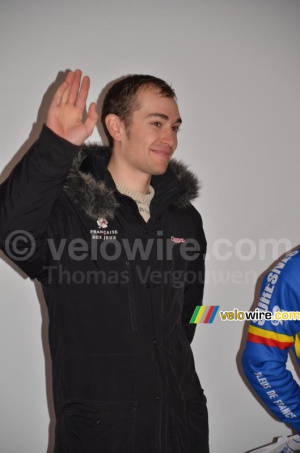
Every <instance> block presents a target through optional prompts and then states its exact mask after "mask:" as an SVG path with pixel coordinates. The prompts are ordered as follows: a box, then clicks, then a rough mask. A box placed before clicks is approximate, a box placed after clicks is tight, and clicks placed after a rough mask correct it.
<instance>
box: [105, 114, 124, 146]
mask: <svg viewBox="0 0 300 453" xmlns="http://www.w3.org/2000/svg"><path fill="white" fill-rule="evenodd" d="M105 124H106V127H107V130H108V132H109V133H110V135H111V136H112V138H113V139H114V140H115V141H117V142H120V141H121V139H122V135H123V132H124V123H123V121H122V120H121V119H120V117H119V116H118V115H115V114H114V113H109V114H108V115H107V116H106V117H105Z"/></svg>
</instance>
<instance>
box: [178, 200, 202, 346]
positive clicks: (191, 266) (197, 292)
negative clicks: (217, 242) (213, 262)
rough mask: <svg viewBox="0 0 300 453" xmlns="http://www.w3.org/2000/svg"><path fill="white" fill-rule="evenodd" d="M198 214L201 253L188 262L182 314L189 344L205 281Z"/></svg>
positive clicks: (197, 235) (199, 222)
mask: <svg viewBox="0 0 300 453" xmlns="http://www.w3.org/2000/svg"><path fill="white" fill-rule="evenodd" d="M193 209H194V208H193ZM196 213H197V217H198V221H197V223H196V231H197V234H196V240H197V244H199V246H200V252H199V255H198V257H197V259H195V260H191V261H188V266H187V273H186V277H187V278H186V283H185V288H184V304H183V309H182V312H181V322H182V327H183V330H184V332H185V334H186V337H187V339H188V341H189V343H191V342H192V340H193V338H194V334H195V330H196V324H190V320H191V318H192V316H193V313H194V311H195V308H196V307H197V306H200V305H202V299H203V290H204V279H205V253H206V239H205V234H204V231H203V225H202V218H201V216H200V214H199V213H198V212H197V211H196Z"/></svg>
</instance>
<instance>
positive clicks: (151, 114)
mask: <svg viewBox="0 0 300 453" xmlns="http://www.w3.org/2000/svg"><path fill="white" fill-rule="evenodd" d="M153 116H158V117H159V118H162V119H163V120H166V121H168V120H169V119H170V118H169V117H168V115H164V114H163V113H149V115H147V116H146V118H151V117H153ZM177 123H179V124H181V123H182V119H181V118H178V119H177V120H176V121H174V123H173V124H177Z"/></svg>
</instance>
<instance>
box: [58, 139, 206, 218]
mask: <svg viewBox="0 0 300 453" xmlns="http://www.w3.org/2000/svg"><path fill="white" fill-rule="evenodd" d="M109 156H110V151H109V149H108V148H106V147H103V146H100V145H98V144H88V145H84V146H83V147H82V149H81V150H80V152H79V153H78V154H77V156H76V157H75V158H74V160H73V164H72V167H71V170H70V171H69V173H68V176H67V178H66V182H65V185H64V191H65V193H66V194H67V195H68V196H69V198H71V200H72V201H73V202H74V203H76V204H78V205H80V206H81V207H82V208H83V209H84V211H85V213H86V214H87V215H88V216H89V217H91V218H92V219H98V218H99V217H103V218H111V219H112V218H113V217H114V213H115V210H116V209H117V208H118V206H119V202H118V201H117V198H116V196H115V191H116V188H115V186H114V183H113V181H112V180H111V181H112V183H111V184H108V183H107V181H106V179H107V178H106V177H105V173H106V174H107V173H109V172H107V171H106V165H107V163H108V160H109ZM95 157H96V159H95ZM90 161H91V162H90ZM95 164H97V165H95ZM95 167H98V168H100V170H101V173H102V175H101V176H102V177H101V176H100V177H99V175H98V174H97V176H96V173H97V171H96V170H97V169H96V168H95ZM165 175H167V177H166V176H165ZM165 175H161V176H154V177H153V179H152V181H154V179H158V178H160V183H163V182H164V180H165V179H168V184H167V182H166V184H165V187H164V191H168V188H169V182H170V178H171V181H172V182H174V183H175V185H176V186H177V188H178V196H177V198H176V199H174V200H173V201H172V202H171V204H172V205H173V206H176V207H177V208H180V209H185V208H187V207H188V206H190V202H191V200H194V199H195V198H197V196H198V193H199V190H200V182H199V180H198V178H197V176H196V175H195V174H194V173H192V172H191V171H190V170H188V168H187V165H186V164H184V163H183V162H181V161H179V160H176V159H171V161H170V163H169V166H168V169H167V172H166V173H165ZM153 185H154V184H153Z"/></svg>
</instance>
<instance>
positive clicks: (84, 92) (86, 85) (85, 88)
mask: <svg viewBox="0 0 300 453" xmlns="http://www.w3.org/2000/svg"><path fill="white" fill-rule="evenodd" d="M89 89H90V78H89V77H88V76H84V77H83V79H82V82H81V87H80V90H79V93H78V97H77V102H76V105H77V107H79V109H80V110H82V111H83V110H84V109H85V104H86V100H87V97H88V93H89Z"/></svg>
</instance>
